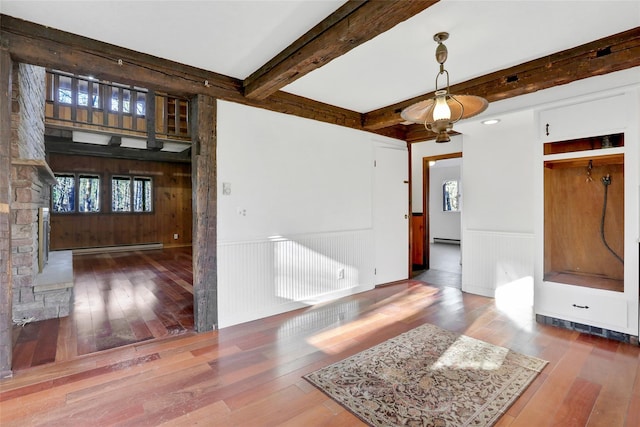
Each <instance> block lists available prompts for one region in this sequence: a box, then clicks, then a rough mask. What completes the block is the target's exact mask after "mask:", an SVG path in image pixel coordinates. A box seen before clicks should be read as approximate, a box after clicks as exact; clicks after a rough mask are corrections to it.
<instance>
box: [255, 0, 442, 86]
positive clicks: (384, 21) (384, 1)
mask: <svg viewBox="0 0 640 427" xmlns="http://www.w3.org/2000/svg"><path fill="white" fill-rule="evenodd" d="M437 2H438V0H431V1H428V0H420V1H406V0H369V1H367V0H351V1H348V2H347V3H345V4H344V5H343V6H342V7H340V8H339V9H338V10H336V11H335V12H334V13H332V14H331V15H330V16H329V17H327V18H326V19H324V20H323V21H322V22H320V23H319V24H318V25H316V26H315V27H313V28H312V29H311V30H309V31H308V32H307V33H306V34H304V35H303V36H301V37H300V38H299V39H298V40H296V41H295V42H293V43H292V44H291V45H290V46H289V47H287V48H286V49H285V50H283V51H282V52H280V53H279V54H278V55H276V56H275V57H274V58H273V59H271V60H270V61H269V62H267V63H266V64H265V65H264V66H262V67H261V68H260V69H258V70H257V71H256V72H254V73H253V74H251V75H250V76H249V77H247V78H246V79H245V80H244V84H243V85H244V95H245V96H246V97H247V98H251V99H265V98H267V97H268V96H269V95H271V94H273V93H275V92H277V91H278V90H279V89H282V88H283V87H284V86H286V85H288V84H289V83H292V82H294V81H296V80H297V79H299V78H300V77H302V76H304V75H306V74H308V73H310V72H311V71H313V70H315V69H317V68H320V67H322V66H323V65H325V64H327V63H329V62H330V61H332V60H334V59H336V58H338V57H339V56H342V55H344V54H345V53H347V52H349V51H350V50H351V49H353V48H355V47H357V46H359V45H361V44H362V43H364V42H366V41H368V40H371V39H372V38H374V37H375V36H377V35H379V34H382V33H384V32H385V31H388V30H390V29H391V28H393V27H394V26H396V25H397V24H399V23H400V22H403V21H405V20H407V19H408V18H411V17H412V16H414V15H416V14H417V13H419V12H422V11H423V10H425V9H426V8H428V7H430V6H432V5H433V4H435V3H437Z"/></svg>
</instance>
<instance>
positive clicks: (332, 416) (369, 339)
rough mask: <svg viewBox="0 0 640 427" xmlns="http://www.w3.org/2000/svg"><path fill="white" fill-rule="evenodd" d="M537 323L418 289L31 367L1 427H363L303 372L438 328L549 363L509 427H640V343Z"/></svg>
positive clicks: (10, 383)
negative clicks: (425, 325)
mask: <svg viewBox="0 0 640 427" xmlns="http://www.w3.org/2000/svg"><path fill="white" fill-rule="evenodd" d="M141 268H146V267H141ZM128 274H129V275H135V273H134V272H133V271H130V272H129V273H128ZM533 319H534V317H533V313H532V311H531V308H530V307H526V306H522V305H519V304H518V302H512V303H511V304H501V303H500V304H496V301H494V300H493V299H490V298H485V297H481V296H476V295H470V294H465V293H463V292H461V291H460V290H459V289H454V288H450V287H440V288H437V287H434V286H430V285H427V284H425V283H424V282H419V281H416V280H408V281H404V282H401V283H396V284H393V285H389V286H384V287H379V288H377V289H374V290H371V291H368V292H363V293H361V294H358V295H353V296H350V297H346V298H343V299H340V300H337V301H333V302H330V303H325V304H321V305H318V306H313V307H308V308H305V309H301V310H297V311H294V312H290V313H285V314H281V315H278V316H273V317H269V318H266V319H262V320H258V321H255V322H249V323H246V324H242V325H237V326H233V327H229V328H224V329H222V330H219V331H214V332H208V333H203V334H193V333H186V334H182V335H176V336H171V335H167V337H166V338H164V339H150V340H146V341H141V342H138V343H135V344H131V345H126V346H124V347H120V348H114V349H109V350H105V351H100V352H96V353H89V354H86V355H77V356H74V357H71V358H69V359H68V360H65V361H58V362H55V363H49V364H43V365H40V366H35V367H30V368H25V369H22V370H19V371H17V372H16V373H15V375H14V378H12V379H8V380H4V381H2V382H0V424H1V425H2V426H3V427H5V426H25V425H29V426H86V425H92V426H103V425H105V426H106V425H119V426H156V425H167V426H187V425H207V426H252V427H254V426H359V425H363V424H362V423H361V422H360V421H359V420H358V419H357V418H356V417H355V416H353V415H352V414H351V413H350V412H348V411H347V410H345V409H344V408H343V407H341V406H340V405H338V404H336V403H335V402H333V401H332V400H331V399H330V398H328V397H327V396H326V395H324V394H323V393H322V392H320V391H319V390H317V389H315V388H314V387H312V386H311V385H310V384H308V383H307V382H306V381H305V380H303V379H302V375H304V374H305V373H308V372H310V371H313V370H315V369H318V368H320V367H322V366H325V365H327V364H330V363H332V362H335V361H338V360H341V359H343V358H345V357H347V356H350V355H352V354H355V353H356V352H358V351H361V350H364V349H366V348H369V347H371V346H373V345H375V344H378V343H380V342H382V341H384V340H386V339H388V338H390V337H393V336H396V335H398V334H400V333H402V332H404V331H407V330H409V329H411V328H414V327H416V326H419V325H421V324H423V323H426V322H428V323H432V324H435V325H438V326H440V327H442V328H445V329H449V330H452V331H456V332H459V333H464V334H466V335H469V336H472V337H475V338H478V339H482V340H485V341H488V342H491V343H493V344H497V345H502V346H505V347H509V348H511V349H513V350H515V351H519V352H522V353H525V354H529V355H532V356H536V357H540V358H543V359H545V360H548V361H549V365H548V366H547V367H546V368H545V369H544V371H543V372H542V373H541V374H540V375H539V376H538V377H537V378H536V380H535V381H534V382H533V383H532V384H531V386H530V387H529V388H528V389H527V390H526V391H525V393H524V394H523V395H522V396H521V397H520V398H519V399H518V400H517V401H516V402H515V403H514V404H513V405H512V406H511V407H510V408H509V410H508V411H507V413H506V414H505V415H504V416H503V417H502V418H501V419H500V420H499V421H498V423H497V425H498V426H499V427H505V426H510V427H519V426H526V427H531V426H536V427H538V426H563V427H565V426H607V427H615V426H620V427H638V426H640V347H637V346H632V345H628V344H623V343H619V342H617V341H611V340H606V339H603V338H599V337H593V336H588V335H583V334H580V333H578V332H575V331H567V330H562V329H558V328H554V327H550V326H545V325H540V324H537V323H536V322H535V321H534V320H533Z"/></svg>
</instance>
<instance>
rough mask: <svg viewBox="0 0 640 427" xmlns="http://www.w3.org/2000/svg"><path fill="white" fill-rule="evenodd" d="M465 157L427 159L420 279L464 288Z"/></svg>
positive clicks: (424, 180) (424, 172)
mask: <svg viewBox="0 0 640 427" xmlns="http://www.w3.org/2000/svg"><path fill="white" fill-rule="evenodd" d="M461 174H462V153H461V152H458V153H449V154H442V155H437V156H429V157H424V158H423V188H422V192H423V215H422V216H421V217H419V219H418V220H419V221H420V220H421V221H422V224H421V229H422V230H423V233H422V236H421V237H422V242H420V243H421V244H422V247H423V248H424V249H423V254H422V265H421V266H420V265H418V266H416V267H418V269H419V270H422V271H421V272H420V273H419V274H417V275H416V276H415V278H416V279H418V280H422V281H426V282H429V283H431V284H434V285H442V286H452V287H456V288H461V286H462V266H461V250H460V249H461V244H462V239H461V236H462V233H461V226H460V221H461V219H460V216H461V209H462V197H461V196H462V186H461V182H462V181H461Z"/></svg>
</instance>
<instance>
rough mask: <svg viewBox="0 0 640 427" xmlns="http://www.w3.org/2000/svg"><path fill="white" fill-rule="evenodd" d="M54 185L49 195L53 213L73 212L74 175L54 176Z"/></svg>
mask: <svg viewBox="0 0 640 427" xmlns="http://www.w3.org/2000/svg"><path fill="white" fill-rule="evenodd" d="M55 177H56V184H55V185H54V186H53V190H52V192H51V193H52V194H51V204H52V208H53V211H54V212H73V211H74V210H75V191H76V179H75V176H74V175H57V174H56V175H55Z"/></svg>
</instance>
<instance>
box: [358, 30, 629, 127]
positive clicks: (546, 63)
mask: <svg viewBox="0 0 640 427" xmlns="http://www.w3.org/2000/svg"><path fill="white" fill-rule="evenodd" d="M637 66H640V27H636V28H633V29H631V30H629V31H625V32H622V33H619V34H615V35H612V36H609V37H604V38H602V39H599V40H596V41H593V42H591V43H587V44H583V45H581V46H578V47H575V48H572V49H567V50H565V51H562V52H558V53H554V54H552V55H549V56H545V57H542V58H538V59H535V60H533V61H529V62H526V63H524V64H520V65H517V66H515V67H510V68H505V69H504V70H501V71H497V72H495V73H491V74H487V75H484V76H481V77H478V78H475V79H472V80H468V81H466V82H463V83H459V84H456V85H453V86H451V93H454V94H460V95H477V96H482V97H484V98H486V99H487V100H488V101H489V102H494V101H500V100H503V99H508V98H512V97H514V96H519V95H525V94H528V93H533V92H537V91H539V90H542V89H548V88H551V87H554V86H560V85H563V84H567V83H571V82H573V81H576V80H581V79H585V78H588V77H593V76H598V75H602V74H607V73H612V72H614V71H620V70H625V69H627V68H632V67H637ZM432 96H433V92H431V93H427V94H424V95H421V96H417V97H415V98H411V99H408V100H406V101H402V102H399V103H397V104H393V105H389V106H387V107H383V108H380V109H378V110H375V111H371V112H369V113H366V114H364V119H363V127H364V128H365V129H367V130H376V129H381V128H385V127H387V126H393V125H396V124H398V123H402V122H403V120H402V118H401V117H400V112H401V111H402V110H403V109H404V108H405V107H408V106H409V105H411V104H414V103H415V102H418V101H421V100H423V99H426V98H430V97H432Z"/></svg>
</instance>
